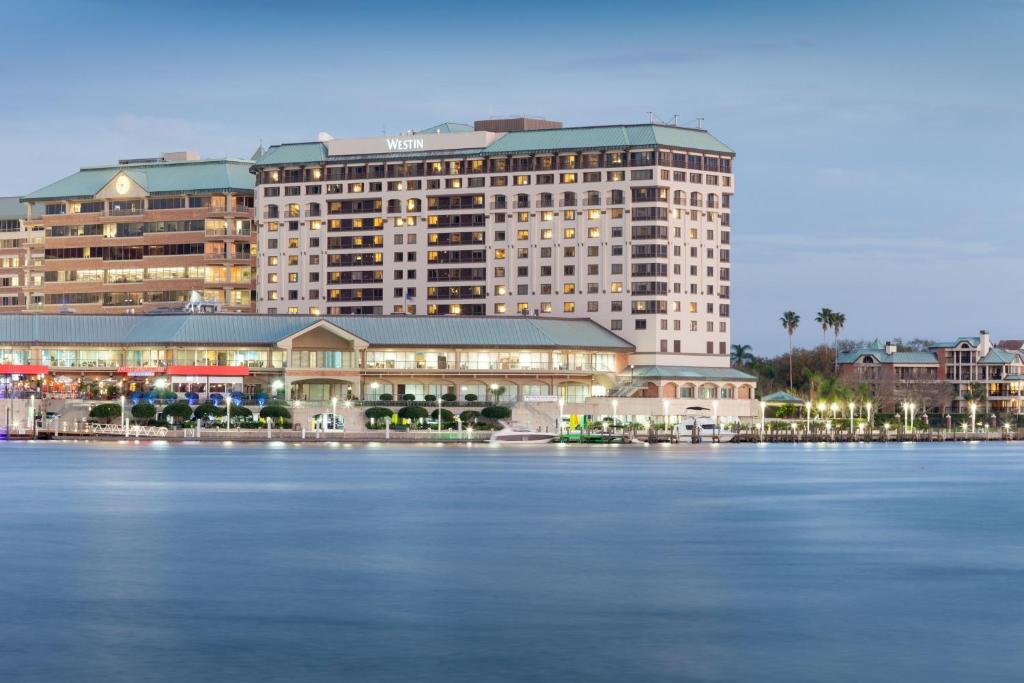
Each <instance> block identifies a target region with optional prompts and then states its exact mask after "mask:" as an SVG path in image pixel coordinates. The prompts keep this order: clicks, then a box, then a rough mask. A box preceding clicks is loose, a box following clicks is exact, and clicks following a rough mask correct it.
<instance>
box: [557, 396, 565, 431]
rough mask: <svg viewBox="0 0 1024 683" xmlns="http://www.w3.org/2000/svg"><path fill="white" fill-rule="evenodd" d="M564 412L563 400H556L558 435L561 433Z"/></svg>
mask: <svg viewBox="0 0 1024 683" xmlns="http://www.w3.org/2000/svg"><path fill="white" fill-rule="evenodd" d="M564 411H565V399H564V398H560V399H558V433H559V434H561V433H562V417H563V413H564Z"/></svg>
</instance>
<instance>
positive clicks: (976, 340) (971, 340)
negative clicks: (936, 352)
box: [931, 337, 981, 349]
mask: <svg viewBox="0 0 1024 683" xmlns="http://www.w3.org/2000/svg"><path fill="white" fill-rule="evenodd" d="M961 342H967V343H968V344H969V345H970V346H972V347H976V346H977V345H978V344H980V343H981V337H960V338H959V339H956V340H954V341H949V342H936V343H934V344H932V346H931V348H933V349H952V348H954V347H956V346H960V344H961Z"/></svg>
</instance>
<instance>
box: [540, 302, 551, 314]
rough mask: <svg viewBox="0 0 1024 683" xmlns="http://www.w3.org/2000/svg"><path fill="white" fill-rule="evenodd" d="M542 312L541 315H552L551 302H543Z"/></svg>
mask: <svg viewBox="0 0 1024 683" xmlns="http://www.w3.org/2000/svg"><path fill="white" fill-rule="evenodd" d="M540 312H541V313H550V312H551V302H550V301H544V302H541V305H540Z"/></svg>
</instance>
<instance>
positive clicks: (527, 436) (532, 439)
mask: <svg viewBox="0 0 1024 683" xmlns="http://www.w3.org/2000/svg"><path fill="white" fill-rule="evenodd" d="M557 436H558V435H557V434H555V433H553V432H539V431H537V430H535V429H530V428H529V427H519V426H516V425H505V427H504V428H502V429H499V430H498V431H496V432H494V433H493V434H491V443H504V444H511V445H515V446H533V445H538V446H539V445H543V444H548V443H551V442H552V441H554V439H555V438H556V437H557Z"/></svg>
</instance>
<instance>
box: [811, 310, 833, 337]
mask: <svg viewBox="0 0 1024 683" xmlns="http://www.w3.org/2000/svg"><path fill="white" fill-rule="evenodd" d="M832 315H833V313H832V309H831V308H823V309H821V310H820V311H818V314H817V315H816V316H814V322H816V323H818V324H819V325H821V343H822V344H824V345H825V346H828V338H827V337H826V336H825V335H826V334H827V333H828V328H830V327H832Z"/></svg>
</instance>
